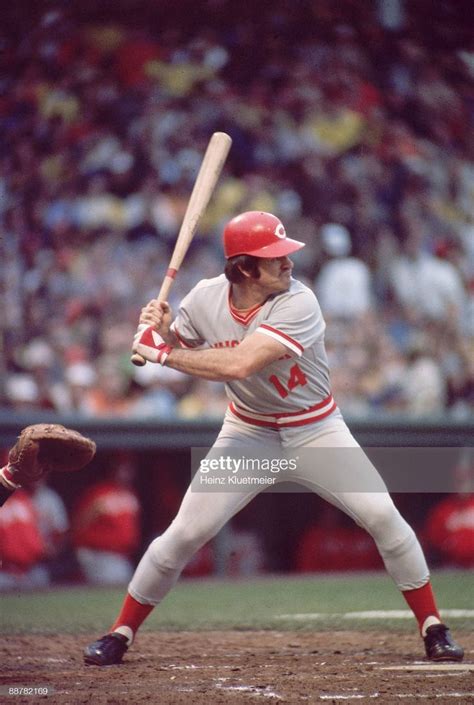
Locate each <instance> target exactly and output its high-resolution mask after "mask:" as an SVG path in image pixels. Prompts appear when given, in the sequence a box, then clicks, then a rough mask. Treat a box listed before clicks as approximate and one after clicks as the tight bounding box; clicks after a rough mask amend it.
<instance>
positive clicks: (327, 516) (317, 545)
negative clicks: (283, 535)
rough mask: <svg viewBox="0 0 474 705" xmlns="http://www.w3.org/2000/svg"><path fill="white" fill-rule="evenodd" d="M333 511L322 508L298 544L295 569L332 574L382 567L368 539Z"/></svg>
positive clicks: (374, 548) (325, 507) (363, 532)
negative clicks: (338, 571) (334, 572)
mask: <svg viewBox="0 0 474 705" xmlns="http://www.w3.org/2000/svg"><path fill="white" fill-rule="evenodd" d="M346 521H347V517H344V516H343V515H341V513H340V512H338V511H337V510H336V509H334V507H332V506H329V505H328V506H324V507H323V508H322V509H321V513H320V515H319V516H318V518H317V520H316V521H315V522H314V524H312V525H311V526H309V527H307V528H306V529H305V530H304V531H303V533H302V535H301V538H300V540H299V543H298V546H297V550H296V557H295V567H296V570H298V571H302V572H304V573H311V572H318V571H334V570H336V571H337V570H341V571H342V570H375V569H378V568H382V567H383V563H382V560H381V558H380V556H379V554H378V553H377V549H376V546H375V543H374V541H373V539H372V538H371V536H369V534H368V533H367V532H366V531H364V530H363V529H360V528H359V527H356V526H354V525H353V523H350V524H349V523H347V525H346Z"/></svg>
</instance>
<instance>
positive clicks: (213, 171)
mask: <svg viewBox="0 0 474 705" xmlns="http://www.w3.org/2000/svg"><path fill="white" fill-rule="evenodd" d="M231 144H232V139H231V138H230V137H229V135H227V134H226V133H225V132H214V134H213V135H212V137H211V139H210V140H209V144H208V145H207V149H206V153H205V155H204V158H203V160H202V164H201V167H200V169H199V173H198V175H197V177H196V182H195V184H194V187H193V190H192V192H191V196H190V198H189V203H188V206H187V208H186V212H185V214H184V218H183V222H182V223H181V228H180V230H179V233H178V238H177V240H176V245H175V247H174V250H173V254H172V256H171V260H170V263H169V266H168V270H167V272H166V275H165V278H164V280H163V284H162V285H161V289H160V292H159V294H158V301H166V299H167V298H168V294H169V291H170V289H171V286H172V284H173V282H174V279H175V277H176V274H177V273H178V270H179V268H180V267H181V264H182V262H183V259H184V257H185V255H186V252H187V251H188V248H189V245H190V244H191V242H192V239H193V237H194V233H195V232H196V228H197V225H198V223H199V220H200V218H201V216H202V214H203V213H204V211H205V210H206V208H207V205H208V203H209V201H210V198H211V196H212V192H213V191H214V189H215V186H216V184H217V180H218V178H219V175H220V173H221V171H222V167H223V166H224V162H225V160H226V157H227V154H228V153H229V149H230V146H231ZM131 360H132V362H133V364H134V365H137V366H138V367H141V366H142V365H145V364H146V360H145V358H144V357H142V356H141V355H139V354H138V353H133V355H132V357H131Z"/></svg>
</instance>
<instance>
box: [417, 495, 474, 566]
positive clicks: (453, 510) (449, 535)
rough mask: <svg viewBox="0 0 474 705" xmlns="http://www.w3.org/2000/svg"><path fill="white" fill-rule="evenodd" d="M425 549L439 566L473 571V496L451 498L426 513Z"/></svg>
mask: <svg viewBox="0 0 474 705" xmlns="http://www.w3.org/2000/svg"><path fill="white" fill-rule="evenodd" d="M425 538H426V541H427V547H428V548H429V549H431V551H432V552H433V553H434V554H435V556H436V557H437V558H438V560H440V561H441V562H442V563H443V564H446V565H448V566H456V567H461V568H474V494H453V495H449V496H448V497H446V498H445V499H444V500H442V501H441V502H439V503H438V504H436V505H435V506H434V507H433V509H432V510H431V511H430V513H429V515H428V517H427V520H426V528H425Z"/></svg>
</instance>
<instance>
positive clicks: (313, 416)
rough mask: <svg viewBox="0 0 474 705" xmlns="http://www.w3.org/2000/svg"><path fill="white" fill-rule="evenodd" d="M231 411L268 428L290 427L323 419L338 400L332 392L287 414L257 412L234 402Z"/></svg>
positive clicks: (245, 419)
mask: <svg viewBox="0 0 474 705" xmlns="http://www.w3.org/2000/svg"><path fill="white" fill-rule="evenodd" d="M229 409H230V411H231V412H232V413H233V414H234V416H237V418H239V419H240V420H241V421H245V422H246V423H250V424H253V425H254V426H265V427H267V428H290V427H293V426H306V424H309V423H314V422H315V421H322V419H325V418H326V416H329V414H332V412H333V411H334V410H335V409H336V402H335V401H334V399H333V397H332V394H330V395H329V396H328V397H326V399H323V401H320V402H319V403H318V404H315V405H314V406H310V407H309V408H308V409H301V411H291V412H289V413H287V414H256V413H254V412H253V411H248V410H247V409H242V408H241V407H239V406H237V404H235V403H234V402H231V403H230V405H229Z"/></svg>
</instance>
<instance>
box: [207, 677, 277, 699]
mask: <svg viewBox="0 0 474 705" xmlns="http://www.w3.org/2000/svg"><path fill="white" fill-rule="evenodd" d="M222 680H224V679H221V678H219V681H222ZM216 688H219V690H225V691H228V692H232V693H252V694H253V695H261V696H262V697H264V698H273V699H275V700H282V699H283V698H282V697H281V695H278V693H275V691H273V690H272V689H271V688H270V686H269V685H267V686H256V685H224V684H223V683H222V682H219V683H216Z"/></svg>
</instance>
